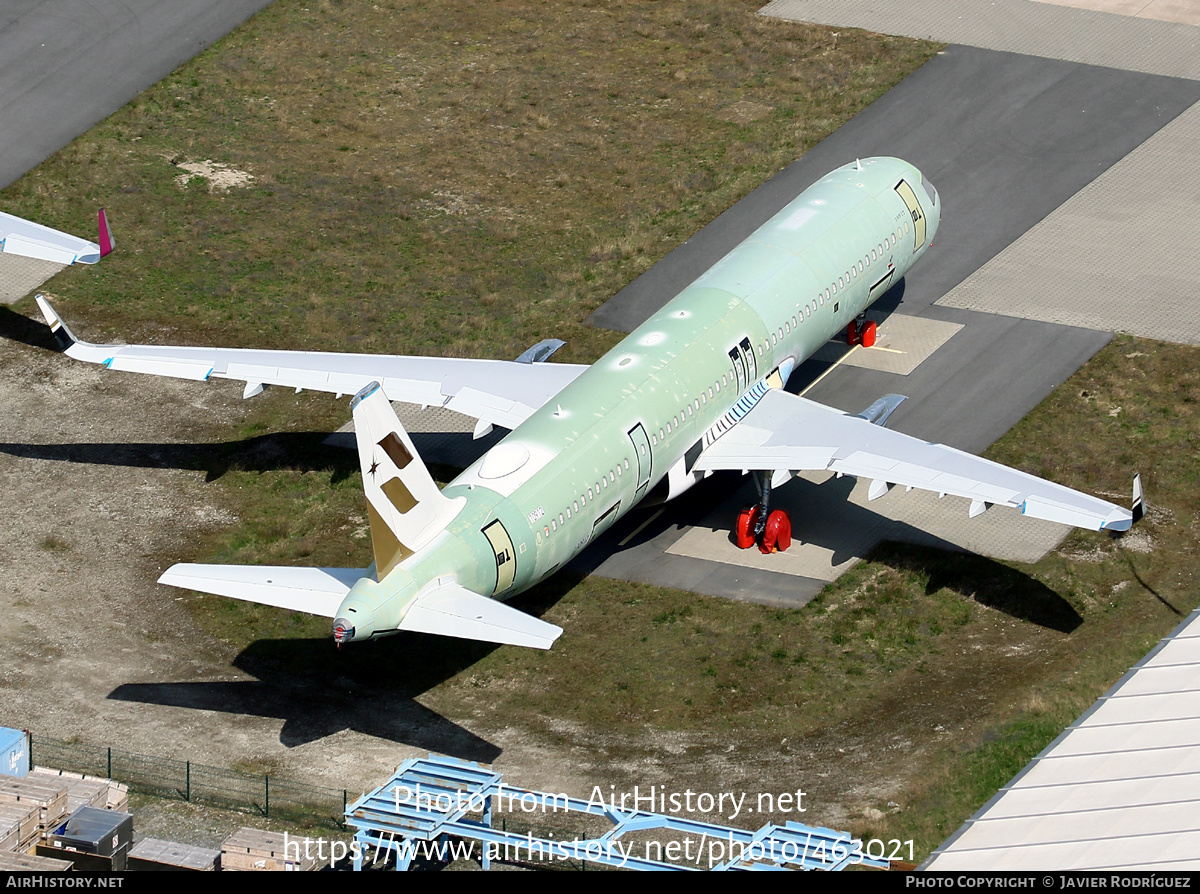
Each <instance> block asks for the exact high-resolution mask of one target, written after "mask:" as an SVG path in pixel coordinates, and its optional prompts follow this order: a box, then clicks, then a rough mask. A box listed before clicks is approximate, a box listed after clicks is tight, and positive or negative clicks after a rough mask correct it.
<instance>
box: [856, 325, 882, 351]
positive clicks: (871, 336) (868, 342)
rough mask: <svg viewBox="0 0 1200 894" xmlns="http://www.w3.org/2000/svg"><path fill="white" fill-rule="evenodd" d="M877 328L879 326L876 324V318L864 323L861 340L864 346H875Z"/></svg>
mask: <svg viewBox="0 0 1200 894" xmlns="http://www.w3.org/2000/svg"><path fill="white" fill-rule="evenodd" d="M877 329H878V327H877V326H876V324H875V321H874V320H867V322H866V323H865V324H863V327H862V335H861V336H860V339H859V340H860V341H861V343H862V346H863V347H864V348H873V347H875V335H876V331H877Z"/></svg>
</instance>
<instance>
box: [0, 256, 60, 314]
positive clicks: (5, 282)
mask: <svg viewBox="0 0 1200 894" xmlns="http://www.w3.org/2000/svg"><path fill="white" fill-rule="evenodd" d="M66 266H67V265H66V264H58V263H55V262H54V261H43V260H41V259H39V258H26V257H23V256H21V255H13V254H0V304H13V303H14V302H17V301H20V300H21V299H22V298H24V297H25V296H26V295H28V294H29V293H30V292H32V291H33V290H34V289H36V288H37V287H38V286H40V285H41V284H42V283H44V282H45V281H46V280H48V279H49V278H50V277H52V276H53V275H54V274H56V273H58V271H60V270H62V269H63V268H65V267H66Z"/></svg>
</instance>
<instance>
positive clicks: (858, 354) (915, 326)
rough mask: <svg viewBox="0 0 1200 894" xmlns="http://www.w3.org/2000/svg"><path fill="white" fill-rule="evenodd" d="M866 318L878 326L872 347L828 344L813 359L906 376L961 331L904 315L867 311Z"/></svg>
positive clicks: (956, 325) (959, 326) (940, 322)
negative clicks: (875, 339)
mask: <svg viewBox="0 0 1200 894" xmlns="http://www.w3.org/2000/svg"><path fill="white" fill-rule="evenodd" d="M867 319H870V320H874V321H875V322H876V324H877V325H878V336H877V341H876V342H875V346H874V347H870V348H864V347H863V346H862V345H855V346H854V347H853V348H848V346H847V345H846V343H845V342H844V341H831V342H830V343H829V344H827V345H826V346H825V347H823V348H821V349H820V350H819V351H817V353H816V354H814V355H813V359H814V360H817V361H818V362H821V363H829V364H831V365H832V364H844V365H845V366H853V367H856V368H857V369H874V370H878V371H879V372H889V373H895V374H896V375H900V376H907V375H908V374H909V373H911V372H912V371H913V370H915V369H916V368H917V367H918V366H920V365H921V364H922V363H924V362H925V361H926V360H927V359H928V358H929V357H930V356H931V355H932V354H933V352H934V351H936V350H937V349H938V348H940V347H941V346H942V345H944V344H945V343H946V342H947V341H949V340H950V338H951V336H953V335H954V333H956V332H958V331H959V330H960V329H962V324H961V323H951V322H948V321H945V320H933V319H929V318H926V317H910V316H908V315H907V314H890V315H884V314H880V313H878V312H875V313H870V312H869V313H868V314H867Z"/></svg>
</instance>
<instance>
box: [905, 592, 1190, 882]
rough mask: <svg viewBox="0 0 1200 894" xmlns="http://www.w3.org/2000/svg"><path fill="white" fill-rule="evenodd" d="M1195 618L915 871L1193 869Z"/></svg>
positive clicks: (1114, 688)
mask: <svg viewBox="0 0 1200 894" xmlns="http://www.w3.org/2000/svg"><path fill="white" fill-rule="evenodd" d="M1197 746H1200V610H1197V611H1195V612H1193V613H1192V614H1191V615H1190V616H1189V617H1188V618H1187V620H1185V621H1184V622H1183V623H1182V624H1180V625H1179V626H1178V627H1177V628H1176V629H1175V630H1174V632H1172V633H1171V634H1170V635H1169V636H1168V637H1166V638H1165V639H1164V640H1163V641H1162V642H1160V643H1159V644H1158V645H1157V646H1155V647H1154V649H1152V650H1151V651H1150V653H1149V654H1148V655H1147V656H1146V657H1145V658H1143V659H1142V660H1141V661H1140V662H1138V663H1137V664H1136V665H1134V667H1133V668H1132V669H1131V670H1130V671H1129V672H1128V673H1127V674H1125V676H1124V677H1122V678H1121V679H1120V680H1119V681H1118V682H1117V684H1116V685H1115V686H1113V688H1112V689H1110V690H1109V691H1108V692H1107V693H1106V694H1105V695H1104V697H1103V698H1101V699H1100V700H1099V701H1098V702H1096V704H1095V705H1093V706H1092V707H1091V708H1090V709H1089V710H1088V711H1087V712H1086V713H1085V714H1084V715H1083V716H1082V717H1080V718H1079V719H1078V720H1077V721H1075V723H1073V724H1071V726H1069V727H1068V728H1067V729H1066V731H1064V732H1063V734H1062V735H1061V736H1059V737H1058V738H1057V739H1055V740H1054V741H1053V742H1052V743H1051V744H1050V745H1049V746H1048V747H1047V748H1046V749H1045V750H1044V751H1043V752H1042V753H1041V754H1039V755H1038V756H1037V757H1036V758H1034V759H1033V761H1032V762H1031V763H1030V764H1029V766H1027V767H1026V768H1025V769H1024V770H1022V771H1021V773H1019V774H1018V775H1017V776H1016V778H1014V779H1013V780H1012V782H1010V783H1009V784H1008V785H1006V786H1005V787H1004V788H1002V789H1001V790H1000V792H999V793H998V794H997V795H996V797H994V798H993V799H992V800H991V801H989V802H988V803H987V804H985V805H984V806H983V808H982V809H981V810H980V811H979V812H978V813H976V814H975V816H973V817H971V819H970V820H968V821H967V822H966V824H965V825H963V827H962V828H961V829H959V830H958V831H957V832H956V833H955V834H954V835H953V836H952V837H951V838H950V839H949V840H948V841H947V842H946V843H945V844H943V845H942V846H941V847H939V848H938V849H937V850H935V851H934V852H933V854H932V855H931V856H930V858H929V859H928V860H927V861H925V863H924V864H923V865H922V867H921V868H922V869H936V870H941V871H946V870H949V871H953V870H961V869H975V870H999V871H1013V870H1022V869H1026V870H1055V869H1062V870H1069V869H1075V870H1101V869H1191V870H1198V869H1200V747H1197Z"/></svg>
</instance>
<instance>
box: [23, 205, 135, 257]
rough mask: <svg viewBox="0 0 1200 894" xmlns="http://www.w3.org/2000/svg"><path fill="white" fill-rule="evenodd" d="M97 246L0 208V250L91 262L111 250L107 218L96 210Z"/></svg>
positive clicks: (31, 255)
mask: <svg viewBox="0 0 1200 894" xmlns="http://www.w3.org/2000/svg"><path fill="white" fill-rule="evenodd" d="M100 242H101V244H100V245H97V244H96V243H95V242H88V241H87V240H86V239H80V238H79V237H78V236H72V235H71V234H70V233H63V232H61V231H60V230H52V229H51V228H50V227H44V226H42V225H41V224H39V223H34V222H33V221H31V220H25V219H24V218H21V217H14V216H13V215H11V214H5V213H4V212H3V211H0V253H4V254H12V255H22V256H24V257H26V258H37V259H38V260H41V261H53V262H54V263H55V264H95V263H96V262H97V261H99V260H100V259H101V258H102V257H104V256H105V255H106V254H108V253H109V252H110V251H112V245H113V243H112V236H111V235H110V233H109V229H108V217H107V215H105V213H104V209H103V208H101V209H100Z"/></svg>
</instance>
